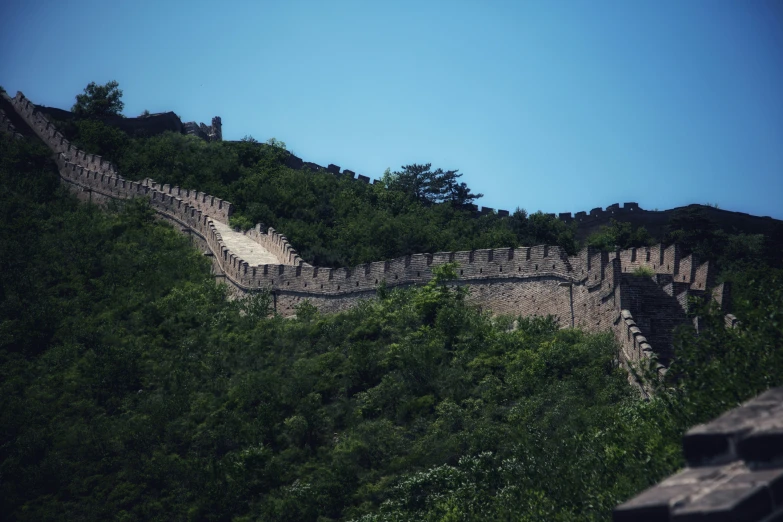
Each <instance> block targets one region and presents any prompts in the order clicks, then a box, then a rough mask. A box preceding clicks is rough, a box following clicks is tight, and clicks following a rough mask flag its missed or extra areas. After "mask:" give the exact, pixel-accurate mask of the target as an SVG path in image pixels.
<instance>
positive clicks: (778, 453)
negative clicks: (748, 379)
mask: <svg viewBox="0 0 783 522" xmlns="http://www.w3.org/2000/svg"><path fill="white" fill-rule="evenodd" d="M683 449H684V453H685V459H686V461H687V463H688V466H687V467H686V468H685V469H684V470H682V471H680V472H679V473H677V474H675V475H672V476H671V477H669V478H667V479H666V480H664V481H663V482H661V483H660V484H658V485H656V486H654V487H652V488H650V489H648V490H646V491H644V492H642V493H641V494H639V495H637V496H636V497H634V498H632V499H631V500H629V501H627V502H625V503H623V504H621V505H620V506H618V507H617V508H615V510H614V521H615V522H631V521H633V522H658V521H661V522H664V521H666V522H669V521H683V522H684V521H695V520H698V521H704V522H712V521H715V522H717V521H738V522H739V521H742V522H755V521H759V522H762V521H766V522H773V521H780V520H783V388H775V389H772V390H768V391H767V392H765V393H762V394H761V395H759V396H758V397H756V398H755V399H752V400H750V401H748V402H746V403H745V404H743V405H742V406H740V407H739V408H736V409H733V410H731V411H729V412H727V413H725V414H723V415H722V416H720V417H718V418H717V419H715V420H714V421H712V422H709V423H707V424H702V425H700V426H696V427H695V428H693V429H691V430H690V431H688V433H686V434H685V437H684V439H683Z"/></svg>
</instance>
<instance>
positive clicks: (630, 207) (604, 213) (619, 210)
mask: <svg viewBox="0 0 783 522" xmlns="http://www.w3.org/2000/svg"><path fill="white" fill-rule="evenodd" d="M640 212H646V211H645V210H642V209H641V208H639V204H638V203H633V202H630V203H623V206H622V207H621V206H620V204H619V203H614V204H612V205H609V206H608V207H606V210H604V209H602V208H601V207H597V208H594V209H592V210H591V211H590V212H589V213H588V212H577V213H576V214H573V215H572V214H571V213H570V212H561V213H559V214H557V218H558V219H559V220H560V221H565V222H566V223H571V222H572V221H576V222H577V223H581V222H583V221H589V220H596V219H608V218H610V217H613V218H616V219H619V218H621V217H623V216H627V215H629V214H638V213H640ZM550 215H551V216H553V217H554V216H555V214H550Z"/></svg>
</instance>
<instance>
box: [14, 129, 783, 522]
mask: <svg viewBox="0 0 783 522" xmlns="http://www.w3.org/2000/svg"><path fill="white" fill-rule="evenodd" d="M79 125H83V123H80V124H79ZM84 125H87V124H84ZM89 125H91V124H89ZM87 128H88V127H85V129H87ZM93 128H97V127H93ZM103 130H105V129H103ZM85 135H86V132H85ZM93 136H94V139H95V140H96V141H100V140H106V141H107V142H110V141H111V140H113V139H115V138H116V139H120V140H123V139H125V138H122V136H119V137H118V138H117V136H113V135H112V134H111V132H103V131H102V130H99V131H96V132H95V134H94V135H93ZM125 146H126V147H127V148H126V149H125V151H124V152H123V154H122V155H121V156H117V157H116V159H117V161H118V162H120V164H121V165H123V163H122V162H128V163H126V164H125V165H126V167H128V166H129V165H133V164H134V163H133V162H134V161H135V162H137V163H135V165H137V168H139V169H141V172H140V174H139V175H140V176H145V175H148V173H152V172H155V173H156V174H155V175H154V176H153V177H155V178H156V179H161V178H162V176H161V175H160V172H167V173H168V175H170V176H171V177H172V179H170V180H168V181H174V182H177V183H182V184H183V185H185V186H188V185H190V186H193V185H195V184H196V183H202V184H201V185H200V186H204V187H209V183H213V184H214V188H208V190H210V191H211V192H213V193H216V194H218V195H222V196H224V197H231V196H237V195H240V194H246V198H247V199H245V200H242V199H240V200H239V201H241V202H242V205H243V208H245V210H244V212H246V213H247V214H245V215H246V216H247V215H250V216H254V214H252V212H258V213H260V214H263V213H265V212H268V213H270V215H271V213H272V212H273V211H276V210H277V209H278V207H277V206H274V207H272V206H267V207H266V208H264V207H261V205H262V203H261V202H268V203H264V205H273V204H274V205H276V203H272V199H275V198H270V199H268V200H267V199H264V198H265V197H266V196H263V197H262V196H261V195H260V194H264V193H269V192H272V193H273V194H275V197H276V198H280V199H282V200H283V201H286V202H287V203H288V204H292V203H294V202H298V201H300V200H301V198H309V197H316V196H317V195H319V194H321V192H320V191H321V190H323V191H324V193H325V194H326V195H327V196H328V198H334V199H328V198H327V199H325V200H324V205H331V206H335V205H338V204H339V202H340V201H342V200H343V199H348V198H350V197H353V198H354V201H357V202H358V203H356V205H358V206H359V207H360V208H363V209H364V212H367V214H365V215H366V216H373V215H374V214H371V213H370V210H369V209H370V208H372V207H371V205H369V203H362V199H361V198H362V197H365V196H366V197H368V198H371V197H375V198H377V200H378V201H379V203H378V206H379V207H380V208H386V209H387V211H388V212H391V210H389V209H394V208H398V207H395V206H394V205H400V207H401V208H402V209H403V210H400V212H399V213H398V214H396V216H398V217H399V216H401V218H400V219H403V218H405V216H408V215H409V214H414V215H416V213H417V212H419V213H432V214H421V215H426V216H431V215H432V216H437V215H438V213H439V212H443V213H448V212H454V213H455V214H454V216H456V217H455V219H457V220H459V219H461V218H460V217H459V216H460V214H459V213H460V212H461V211H460V210H459V209H456V208H454V206H449V205H444V204H432V205H421V204H414V203H411V202H409V201H408V200H407V199H406V198H405V197H404V196H403V195H399V194H397V193H396V191H394V190H392V191H387V192H385V193H384V192H382V191H379V192H377V193H376V192H375V189H374V188H373V187H370V186H367V185H362V184H359V183H354V182H347V181H343V180H339V179H337V178H335V177H334V176H331V175H320V174H309V173H298V172H295V171H287V170H284V169H283V168H282V167H280V162H279V157H277V156H275V151H274V150H270V148H267V147H258V146H251V145H246V144H242V143H240V144H223V145H220V146H212V145H207V144H205V143H201V142H198V141H194V140H192V139H188V138H185V137H179V136H161V137H159V138H158V139H150V140H147V141H145V142H127V143H126V145H125ZM147 147H148V148H147ZM166 151H170V152H171V155H170V156H167V155H166ZM188 151H190V152H192V153H193V156H191V155H190V154H186V153H185V152H188ZM49 155H50V153H49V151H48V150H46V149H44V148H43V147H41V146H39V145H35V144H31V143H28V142H27V141H24V140H0V212H2V216H0V244H2V245H3V249H2V251H1V252H2V255H0V396H2V397H3V400H2V401H0V512H2V513H4V516H5V517H6V518H9V519H12V520H36V521H38V520H105V519H117V520H184V519H191V520H240V521H241V520H272V521H274V520H280V521H284V520H285V521H288V520H290V521H294V520H296V521H300V520H304V521H307V520H310V521H320V522H326V521H330V520H357V521H359V520H360V521H365V522H369V521H376V520H377V521H380V520H498V519H500V520H502V519H515V520H606V519H608V517H609V513H610V510H611V508H612V507H613V506H614V505H615V504H617V503H618V502H620V501H622V500H625V499H627V498H629V497H630V496H632V495H633V494H635V493H637V492H638V491H640V490H641V489H643V488H644V487H646V486H648V485H650V484H652V483H654V482H656V481H658V480H659V479H660V478H662V477H663V476H665V475H667V474H669V473H671V472H673V471H674V470H675V469H676V468H677V467H678V466H679V465H681V463H682V459H681V455H680V439H679V437H680V435H681V434H682V432H683V431H684V430H685V429H686V428H687V427H689V426H691V425H692V424H694V423H695V422H699V421H703V420H706V419H707V418H710V417H713V416H714V415H716V414H718V413H720V412H721V411H723V410H725V409H728V408H730V407H732V406H735V405H736V404H737V403H738V402H739V401H742V400H744V399H746V398H748V397H750V396H752V395H754V394H756V393H758V392H759V391H761V390H763V389H765V388H766V387H768V386H774V385H781V384H783V361H781V355H780V354H781V352H780V347H781V339H783V320H781V319H782V318H783V304H782V303H783V273H781V271H780V270H775V269H768V270H763V271H743V272H735V273H734V277H735V279H736V280H737V281H740V280H741V281H742V282H743V284H742V285H738V288H736V289H735V296H736V300H737V308H736V314H737V316H738V317H739V319H740V327H739V328H737V329H732V330H726V329H724V328H723V326H722V315H721V314H720V313H718V312H717V311H715V310H704V311H702V312H701V313H702V316H703V318H702V325H703V328H702V330H701V331H700V333H699V335H696V334H695V333H694V332H693V331H692V330H689V329H684V330H683V331H682V332H680V333H679V335H678V352H677V353H678V358H677V360H675V362H674V364H673V365H672V367H671V369H670V371H669V372H668V374H667V378H666V380H665V381H664V382H663V383H662V384H661V385H660V387H659V390H658V392H657V395H656V397H655V398H654V399H653V400H651V401H643V400H642V399H641V398H640V397H639V395H638V394H637V393H636V391H635V389H634V388H632V387H630V386H629V385H628V384H627V380H626V376H625V375H624V373H623V372H622V371H621V370H620V369H619V368H618V366H617V347H616V346H615V344H614V342H613V340H612V338H611V337H610V336H609V335H587V334H584V333H582V332H580V331H577V330H568V329H567V330H557V329H556V327H555V325H554V323H553V322H551V321H549V320H547V319H522V318H503V317H500V318H492V317H490V316H489V315H487V314H485V313H480V312H479V311H477V310H476V309H474V308H472V307H470V306H469V305H468V304H467V303H466V302H465V299H464V293H463V292H462V291H461V290H459V289H457V288H452V287H451V286H450V285H449V280H450V279H451V278H453V277H454V274H455V271H454V270H453V268H452V267H450V266H446V267H444V268H443V269H442V270H441V271H440V272H439V273H438V274H437V277H436V278H435V280H433V281H432V282H431V283H429V284H427V285H425V286H423V287H420V288H411V289H407V290H394V291H387V290H386V289H384V288H383V287H381V288H380V291H379V297H378V299H376V300H372V301H368V302H367V303H365V304H364V305H363V306H361V307H359V308H357V309H355V310H352V311H350V312H347V313H342V314H334V315H330V316H322V315H320V314H318V313H317V312H316V311H315V310H314V308H313V307H311V306H309V305H307V304H304V305H302V306H301V307H300V308H299V310H298V314H297V318H296V319H293V320H284V319H281V318H279V317H275V316H270V314H269V300H268V296H266V295H264V294H259V295H257V296H256V297H254V298H252V299H249V300H239V301H236V300H235V301H229V300H227V299H226V295H225V292H224V290H223V289H222V287H220V286H219V285H216V284H215V283H214V282H213V281H212V280H211V279H210V277H209V271H208V265H207V263H206V262H205V261H204V259H203V257H201V256H200V255H199V254H198V253H197V252H196V251H195V250H194V249H192V248H191V247H190V246H189V245H188V240H187V239H186V238H184V237H183V236H180V235H178V234H177V233H176V232H175V231H174V230H173V229H171V228H170V227H168V226H167V225H165V224H162V223H160V222H158V221H156V220H154V219H153V217H152V213H151V211H150V209H149V208H148V207H147V206H145V205H144V204H143V203H142V202H130V203H126V204H124V205H123V206H122V207H121V208H120V207H117V208H113V209H109V210H108V211H107V212H102V211H99V210H97V209H96V208H94V207H91V206H87V205H80V204H78V203H77V202H76V201H75V200H74V198H73V197H71V196H69V195H67V194H66V193H65V192H64V190H63V189H61V188H60V187H59V183H58V179H57V175H56V172H55V170H54V166H53V164H52V162H51V161H50V159H49ZM243 155H246V156H249V157H250V159H247V158H245V159H240V158H242V157H243ZM153 158H154V159H153ZM232 158H234V159H232ZM177 161H183V162H187V163H185V164H177ZM234 161H235V163H232V162H234ZM156 162H161V163H160V164H162V165H163V167H160V166H159V164H158V163H156ZM201 162H203V163H201ZM221 165H223V167H221ZM235 165H240V167H241V168H242V169H244V170H240V175H238V176H237V177H236V178H233V179H232V178H231V176H234V175H236V174H235V173H234V171H233V166H235ZM244 165H249V166H244ZM264 166H265V168H262V167H264ZM229 167H232V168H229ZM121 168H123V167H121ZM155 169H160V170H155ZM129 171H130V170H129V169H128V168H125V170H123V172H129ZM150 175H151V174H150ZM299 175H301V177H296V176H299ZM224 176H227V177H226V178H225V179H224V178H223V177H224ZM264 176H266V177H264ZM249 180H252V183H251V182H250V181H249ZM294 181H298V182H300V183H302V185H301V186H300V187H299V190H300V192H299V193H298V194H297V193H295V191H294V188H295V187H296V184H295V183H294ZM308 184H310V188H307V187H308ZM205 190H207V188H205ZM220 190H223V191H224V192H222V193H221V192H220ZM229 191H234V192H229ZM383 194H386V195H385V196H384V195H383ZM383 197H387V198H390V199H391V200H392V201H391V202H389V201H386V202H381V201H380V200H381V199H382V198H383ZM395 197H396V198H399V199H398V200H397V201H396V202H395V201H394V200H393V198H395ZM234 200H235V201H236V200H237V199H236V197H234ZM318 201H319V200H318V199H317V198H316V199H315V200H313V201H312V203H313V204H314V205H315V209H316V210H315V212H316V215H318V214H317V212H318V208H319V207H318ZM253 204H257V205H259V208H258V209H256V210H252V209H253V208H254V207H252V205H253ZM383 205H386V207H384V206H383ZM349 206H350V205H349ZM449 207H450V209H449ZM280 208H282V209H285V208H286V207H285V206H282V207H280ZM405 209H407V210H405ZM310 211H312V207H310V206H308V205H304V206H302V205H297V206H296V207H295V208H291V209H288V214H287V215H289V216H291V217H287V218H286V219H288V220H289V221H287V222H286V223H293V224H296V223H299V226H301V227H302V231H301V232H300V233H301V234H302V235H303V236H305V235H306V233H307V231H308V229H307V227H306V226H305V223H308V221H307V220H308V219H310V218H311V217H312V216H310V215H305V216H300V215H299V214H297V212H310ZM323 212H326V211H325V210H323ZM332 212H334V215H335V216H343V217H342V218H341V219H346V218H345V216H353V215H354V214H352V212H353V210H350V209H340V210H334V211H332ZM359 215H362V214H361V213H360V214H359ZM390 215H392V216H395V214H390ZM296 216H299V217H298V218H297V217H296ZM332 219H336V218H332ZM396 219H397V218H395V220H396ZM482 219H484V218H481V219H477V220H476V219H473V218H471V221H469V220H468V219H467V218H465V221H464V222H463V224H462V225H461V226H465V227H467V228H466V229H465V233H466V234H468V233H471V232H472V231H473V230H474V229H473V228H470V227H478V229H477V230H478V232H479V233H480V234H485V239H483V240H486V241H488V242H489V241H491V240H492V239H491V234H492V233H493V232H492V231H494V230H503V229H502V228H500V227H501V225H498V224H497V223H498V222H497V221H493V220H492V219H493V218H492V217H491V216H490V219H487V220H485V221H482ZM535 219H537V218H535V217H534V216H530V217H529V218H528V217H525V219H524V221H523V220H521V219H518V220H517V221H516V223H518V225H519V223H525V226H526V227H529V226H533V227H535V226H536V225H535ZM393 221H394V220H393ZM345 222H346V223H352V221H350V220H346V221H345ZM509 222H511V223H514V221H513V220H509ZM336 223H337V225H338V228H340V227H339V223H340V221H339V220H337V221H336ZM475 223H478V224H475ZM482 223H485V224H482ZM531 223H533V224H532V225H531ZM355 226H358V225H355ZM390 226H392V227H394V226H398V225H390ZM502 226H503V227H505V226H507V225H502ZM519 226H521V225H519ZM482 227H484V228H482ZM493 227H498V228H497V229H496V228H493ZM392 230H393V229H392ZM286 232H287V233H288V234H291V233H290V232H288V231H287V230H286ZM512 232H513V233H514V234H515V235H514V236H513V237H516V238H517V240H519V237H520V236H519V233H520V232H517V231H514V230H513V229H512ZM341 233H342V232H341ZM428 233H431V234H433V235H429V236H428V235H424V236H423V237H426V238H436V239H438V240H443V239H442V236H439V235H437V234H435V232H428ZM449 233H451V232H449ZM524 233H528V232H524ZM349 237H351V236H350V235H339V234H338V235H337V238H338V239H340V238H343V241H348V239H347V238H349ZM446 237H448V236H446ZM439 238H440V239H439ZM428 240H429V239H428ZM451 240H453V241H457V240H464V241H470V240H471V239H470V238H452V239H451ZM422 241H424V239H422ZM316 244H324V245H325V243H316ZM371 244H372V245H375V243H371ZM492 246H495V245H494V244H493V245H492ZM341 248H345V251H342V250H341ZM373 248H376V247H373ZM324 252H332V254H329V255H332V256H333V258H334V259H352V257H351V256H359V255H364V254H366V255H371V254H370V253H367V252H368V251H366V250H361V249H360V250H356V248H355V246H354V245H349V244H347V243H338V246H331V247H330V250H328V251H326V250H325V251H324ZM357 252H358V253H357ZM322 255H324V256H325V255H326V254H325V253H324V254H322ZM372 255H375V254H374V253H373V254H372ZM514 320H516V323H514V322H513V321H514Z"/></svg>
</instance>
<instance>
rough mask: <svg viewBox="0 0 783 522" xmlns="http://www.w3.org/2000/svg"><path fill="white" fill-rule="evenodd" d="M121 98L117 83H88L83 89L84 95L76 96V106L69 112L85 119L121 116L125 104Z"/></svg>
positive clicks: (113, 81)
mask: <svg viewBox="0 0 783 522" xmlns="http://www.w3.org/2000/svg"><path fill="white" fill-rule="evenodd" d="M121 98H122V90H121V89H120V84H119V83H117V81H115V80H112V81H110V82H109V83H107V84H106V85H98V84H96V83H95V82H90V84H89V85H87V87H85V88H84V94H77V95H76V104H75V105H74V106H73V107H71V112H73V113H74V114H76V115H77V116H81V117H85V118H95V117H101V116H122V109H123V108H124V107H125V104H124V103H123V102H122V100H121Z"/></svg>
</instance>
